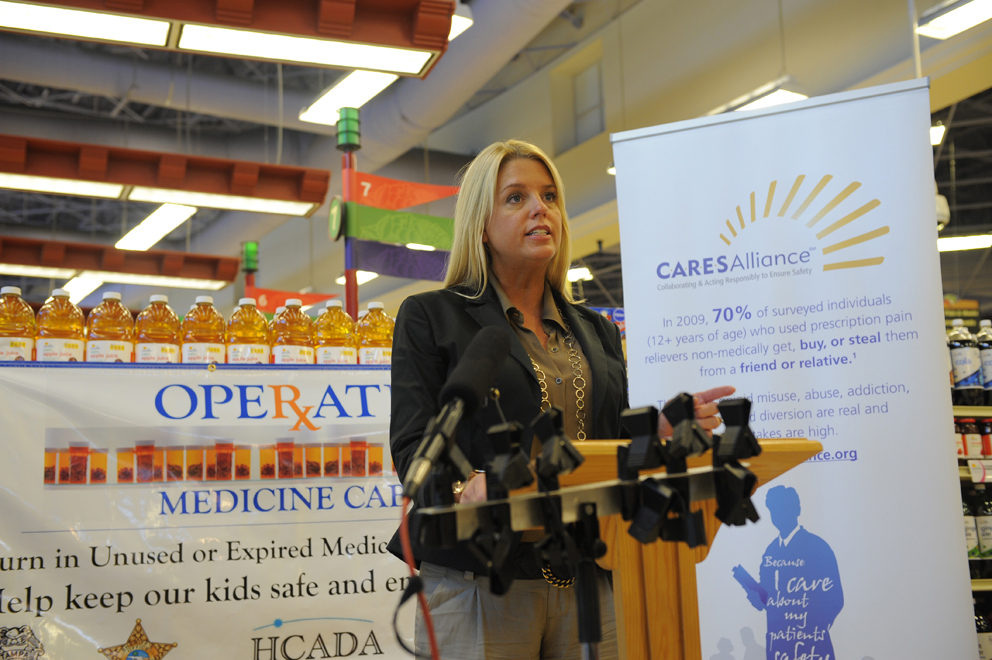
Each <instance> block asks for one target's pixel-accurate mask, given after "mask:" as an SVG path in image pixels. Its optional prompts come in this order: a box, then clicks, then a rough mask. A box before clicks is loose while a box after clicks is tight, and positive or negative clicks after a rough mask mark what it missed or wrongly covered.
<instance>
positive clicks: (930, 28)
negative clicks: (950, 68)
mask: <svg viewBox="0 0 992 660" xmlns="http://www.w3.org/2000/svg"><path fill="white" fill-rule="evenodd" d="M990 18H992V0H958V1H957V2H945V3H943V4H942V5H940V6H938V7H937V8H935V9H934V10H932V11H930V12H927V13H925V14H924V15H923V16H921V17H920V24H919V25H918V26H917V28H916V31H917V32H918V33H919V34H922V35H923V36H925V37H930V38H932V39H947V38H949V37H953V36H954V35H955V34H958V33H959V32H964V31H965V30H967V29H969V28H973V27H975V26H976V25H978V24H979V23H984V22H985V21H987V20H989V19H990Z"/></svg>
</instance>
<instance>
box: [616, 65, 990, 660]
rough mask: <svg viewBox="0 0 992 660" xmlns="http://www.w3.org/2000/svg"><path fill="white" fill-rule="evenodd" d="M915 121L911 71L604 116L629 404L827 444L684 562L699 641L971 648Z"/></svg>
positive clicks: (924, 151) (726, 650)
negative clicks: (711, 111) (712, 391)
mask: <svg viewBox="0 0 992 660" xmlns="http://www.w3.org/2000/svg"><path fill="white" fill-rule="evenodd" d="M929 126H930V109H929V95H928V85H927V82H926V81H911V82H907V83H898V84H894V85H888V86H884V87H876V88H872V89H866V90H859V91H856V92H849V93H844V94H838V95H833V96H825V97H820V98H817V99H811V100H809V101H803V102H799V103H794V104H791V105H788V106H781V107H776V108H769V109H765V110H758V111H753V112H740V113H729V114H726V115H720V116H716V117H707V118H702V119H698V120H691V121H686V122H682V123H678V124H672V125H667V126H659V127H654V128H646V129H640V130H635V131H630V132H627V133H623V134H619V135H615V136H614V137H613V142H614V152H615V154H614V155H615V162H616V166H617V194H618V200H619V210H620V229H621V246H622V249H623V256H624V268H623V280H624V300H625V302H626V314H627V321H628V326H627V351H628V356H629V370H630V401H631V405H633V406H637V405H648V404H654V405H659V406H660V405H661V404H662V402H663V401H664V400H666V399H667V398H669V397H670V396H672V395H673V394H675V393H677V392H679V391H689V392H693V391H699V390H703V389H706V388H710V387H714V386H717V385H724V384H729V385H734V386H736V387H737V390H738V394H739V395H742V396H747V397H749V398H750V399H751V400H752V401H753V402H754V406H753V409H752V418H751V425H752V428H753V429H754V431H755V434H756V435H757V436H758V437H759V438H785V437H808V438H810V439H814V440H818V441H820V442H822V444H823V447H824V451H823V452H822V453H821V454H819V455H817V456H815V457H813V458H811V459H809V460H808V461H807V462H806V463H804V464H802V465H800V466H798V467H797V468H796V469H794V470H792V471H790V472H788V473H786V474H785V475H783V476H782V477H780V478H778V479H777V480H775V481H774V482H772V483H770V484H766V485H764V486H763V487H762V488H760V489H759V490H758V491H757V492H756V493H755V495H754V498H753V499H754V503H755V505H756V507H757V509H758V512H759V514H760V516H761V520H760V521H759V522H758V523H757V524H753V525H750V524H749V525H748V526H746V527H743V528H728V529H725V530H723V531H722V532H721V533H720V535H719V536H718V537H717V538H716V541H715V543H714V545H713V547H712V549H711V550H710V553H709V556H708V558H707V559H706V560H705V561H704V562H702V563H701V564H699V565H698V566H697V576H698V585H699V607H700V618H701V641H702V648H703V656H704V657H707V658H719V659H720V660H729V658H731V657H733V658H737V659H738V660H740V659H741V658H744V659H745V660H755V659H757V658H768V660H834V658H841V659H842V660H864V659H867V658H874V659H876V660H882V659H884V658H914V659H919V660H929V659H931V658H975V657H976V643H975V636H974V635H975V628H974V619H973V616H972V612H971V596H970V584H969V582H968V570H967V566H966V558H965V548H964V541H963V532H962V523H961V507H960V502H959V499H960V496H959V489H958V474H957V469H956V465H955V459H954V456H955V452H954V446H953V440H952V413H951V402H950V397H949V392H948V364H949V362H948V359H947V356H946V355H945V351H946V348H945V337H944V324H943V320H942V311H941V290H940V289H941V283H940V264H939V260H938V253H937V249H936V239H937V232H936V220H935V204H934V197H933V157H932V152H931V148H930V146H929V143H928V140H927V134H928V128H929Z"/></svg>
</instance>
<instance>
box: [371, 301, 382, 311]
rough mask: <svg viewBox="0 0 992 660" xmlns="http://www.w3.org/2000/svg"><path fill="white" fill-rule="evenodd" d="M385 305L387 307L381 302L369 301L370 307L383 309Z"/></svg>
mask: <svg viewBox="0 0 992 660" xmlns="http://www.w3.org/2000/svg"><path fill="white" fill-rule="evenodd" d="M384 307H385V305H383V304H382V303H381V302H370V303H369V309H383V308H384Z"/></svg>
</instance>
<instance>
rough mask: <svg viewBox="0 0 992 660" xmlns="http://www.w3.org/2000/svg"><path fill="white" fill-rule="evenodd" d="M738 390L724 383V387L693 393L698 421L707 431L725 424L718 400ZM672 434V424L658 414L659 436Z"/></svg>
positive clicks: (664, 436)
mask: <svg viewBox="0 0 992 660" xmlns="http://www.w3.org/2000/svg"><path fill="white" fill-rule="evenodd" d="M736 391H737V388H735V387H731V386H730V385H724V386H722V387H714V388H713V389H711V390H706V391H705V392H696V393H695V394H694V395H692V400H693V403H694V404H695V408H696V421H697V422H699V425H700V426H701V427H703V428H704V429H706V430H707V431H712V430H713V429H715V428H717V427H718V426H720V424H723V420H722V419H720V414H719V410H717V407H716V401H717V400H719V399H722V398H724V397H727V396H730V395H731V394H733V393H734V392H736ZM670 435H672V425H671V424H670V423H669V421H668V419H667V418H666V417H665V415H663V414H662V415H658V437H660V438H667V437H669V436H670Z"/></svg>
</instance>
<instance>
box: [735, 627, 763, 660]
mask: <svg viewBox="0 0 992 660" xmlns="http://www.w3.org/2000/svg"><path fill="white" fill-rule="evenodd" d="M741 644H742V645H743V646H744V660H761V659H762V658H763V657H765V647H763V646H762V645H761V644H759V643H758V640H756V639H755V638H754V631H753V630H751V629H750V628H748V627H747V626H745V627H743V628H741Z"/></svg>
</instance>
